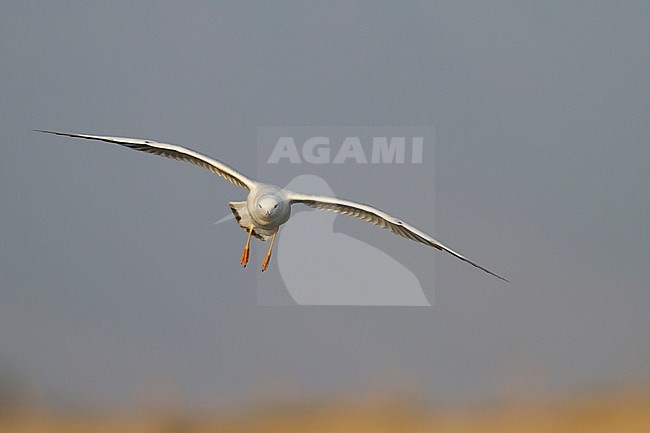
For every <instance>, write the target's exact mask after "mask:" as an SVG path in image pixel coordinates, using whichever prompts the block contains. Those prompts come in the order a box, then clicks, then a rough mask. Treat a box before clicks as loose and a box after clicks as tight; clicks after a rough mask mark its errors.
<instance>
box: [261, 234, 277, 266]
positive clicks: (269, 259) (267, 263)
mask: <svg viewBox="0 0 650 433" xmlns="http://www.w3.org/2000/svg"><path fill="white" fill-rule="evenodd" d="M277 234H278V232H277V231H276V232H275V233H273V236H272V237H271V245H269V249H268V251H267V252H266V255H265V256H264V261H263V262H262V272H264V271H266V269H267V268H268V267H269V262H270V261H271V250H272V249H273V244H274V243H275V235H277Z"/></svg>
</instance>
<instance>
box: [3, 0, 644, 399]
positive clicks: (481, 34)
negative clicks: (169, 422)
mask: <svg viewBox="0 0 650 433" xmlns="http://www.w3.org/2000/svg"><path fill="white" fill-rule="evenodd" d="M133 3H134V4H132V2H128V5H127V2H124V3H120V2H109V3H107V2H26V1H25V2H9V1H0V76H1V77H2V78H1V79H0V130H1V131H2V136H1V137H2V138H0V146H1V149H2V158H1V159H0V183H1V185H2V187H1V189H0V211H1V214H2V218H0V233H1V242H0V270H1V274H0V366H2V367H0V368H4V369H5V370H7V371H8V370H11V371H16V372H19V373H20V374H21V375H22V376H24V377H25V378H26V380H27V381H28V382H29V383H32V384H34V385H35V386H36V387H38V388H39V389H41V390H42V391H43V392H46V393H48V395H50V396H53V397H63V398H68V399H71V400H74V401H80V400H85V401H96V402H100V403H107V402H110V403H115V402H122V401H124V400H125V399H129V398H134V397H137V396H138V395H140V394H145V395H146V394H147V393H148V392H150V388H151V387H155V386H164V387H167V389H174V390H176V392H178V393H179V394H182V395H184V396H185V397H187V398H189V399H192V400H196V401H202V400H210V401H212V400H219V401H224V400H225V401H233V400H239V399H244V398H247V397H248V396H250V395H251V394H256V393H265V392H267V393H272V392H274V391H273V390H276V389H278V388H280V389H282V390H287V389H289V390H291V391H292V392H293V391H296V390H297V392H301V393H327V392H348V391H352V390H356V389H367V388H372V387H373V386H383V385H386V384H388V385H387V386H393V385H395V384H396V383H398V384H399V383H406V384H407V385H408V386H415V387H416V388H418V389H420V390H422V391H423V392H424V393H426V394H427V395H429V396H431V397H433V398H436V399H439V400H459V399H460V400H465V399H473V398H486V397H491V396H495V395H496V396H498V395H500V393H503V392H504V388H507V386H508V384H509V383H512V382H513V381H515V382H516V381H523V382H526V381H537V382H535V383H538V382H540V381H541V385H540V386H542V387H544V388H545V389H550V390H556V391H570V390H574V389H577V388H580V387H583V386H591V385H599V384H607V383H613V382H619V381H628V380H636V379H639V378H640V377H641V378H645V379H646V380H647V379H650V372H648V370H647V367H645V366H647V365H649V364H650V332H648V331H649V330H650V315H648V311H650V291H649V290H648V281H650V262H649V257H648V245H649V243H650V236H649V233H650V231H649V230H648V223H649V221H650V205H649V203H650V200H648V198H649V197H648V191H649V190H650V181H649V177H648V174H647V173H648V172H650V151H649V141H650V126H649V125H650V123H649V122H648V115H649V111H650V110H649V108H650V79H649V75H648V71H649V70H650V5H649V4H648V3H647V2H625V3H597V2H591V3H582V2H573V3H565V2H558V3H555V4H552V5H551V4H548V3H544V5H542V4H540V3H538V2H498V3H492V2H444V3H443V2H436V3H428V2H427V3H417V2H409V3H405V4H397V3H395V4H393V3H389V4H379V3H374V2H367V3H365V2H362V3H352V4H350V3H347V2H346V3H332V2H328V3H272V4H266V3H260V4H259V5H254V4H251V3H241V4H240V3H236V2H228V3H223V4H217V3H216V2H194V3H188V2H183V3H180V2H169V3H164V2H133ZM264 125H334V126H337V125H343V126H344V125H432V126H434V127H435V129H436V142H437V144H436V149H435V157H436V164H435V167H436V174H435V190H436V201H435V205H436V206H435V220H436V225H435V233H434V235H435V236H436V237H438V238H440V239H441V240H444V241H446V242H447V243H449V244H450V245H453V246H454V247H456V248H457V249H458V250H460V251H462V252H464V253H466V254H467V255H468V256H470V257H472V258H475V259H476V260H477V261H479V263H481V264H484V265H486V266H487V267H489V268H493V269H494V270H497V271H499V272H500V273H502V274H503V275H505V276H506V277H509V278H510V279H511V280H512V283H511V284H509V285H506V284H503V283H502V282H500V281H499V280H497V279H495V278H493V277H490V276H489V275H486V274H484V273H482V272H480V271H477V270H476V269H474V268H472V267H470V266H468V265H467V264H465V263H462V262H460V261H457V260H455V259H453V258H451V257H449V256H445V255H442V254H437V255H436V294H435V305H434V307H432V308H397V307H391V308H354V307H259V306H258V305H257V302H256V288H255V287H256V286H255V285H256V281H257V278H258V271H257V269H256V268H255V267H254V268H252V269H248V270H246V271H243V270H242V269H241V268H240V266H239V264H238V258H239V254H240V251H241V247H242V246H243V241H244V238H243V232H242V231H241V230H240V229H239V228H236V227H235V226H234V223H231V224H223V225H219V226H216V227H215V226H214V225H213V222H214V221H216V220H217V219H219V218H221V217H222V216H223V215H224V214H225V213H226V212H228V208H227V202H228V201H231V200H241V199H243V197H244V195H243V193H242V190H240V189H238V188H236V187H234V186H232V185H229V184H228V183H227V182H224V181H222V180H220V179H218V178H217V177H215V176H214V175H211V174H210V173H208V172H205V171H202V170H200V169H198V168H196V167H193V166H190V165H187V164H181V163H178V162H174V161H168V160H164V159H162V158H155V157H152V156H149V155H141V154H137V153H135V152H132V151H128V150H124V149H118V148H116V147H114V146H109V145H106V144H105V143H90V142H81V141H78V140H73V139H63V138H57V137H49V136H44V135H39V134H36V133H33V132H31V130H32V129H35V128H45V129H56V130H63V131H76V132H85V133H96V134H107V135H119V136H133V137H141V138H151V139H159V140H163V141H166V142H172V143H177V144H181V145H186V146H189V147H192V148H195V149H197V150H200V151H203V152H205V153H207V154H209V155H212V156H214V157H217V158H219V159H221V160H223V161H226V162H228V163H230V164H231V165H233V166H235V167H237V168H239V169H240V170H241V171H243V172H245V173H247V172H248V173H255V171H256V167H257V161H256V155H257V149H256V128H257V127H259V126H264ZM320 173H323V171H322V170H321V171H320ZM289 180H290V179H287V182H288V181H289ZM349 181H350V182H354V181H355V179H354V173H353V172H351V173H350V179H349ZM339 190H340V188H338V187H337V189H336V191H337V192H339ZM367 196H368V200H367V201H369V202H374V203H377V204H382V205H384V204H386V205H390V206H392V209H399V208H401V206H403V203H406V201H407V199H408V197H391V196H382V195H380V194H377V192H376V191H375V190H373V189H372V188H371V187H368V190H367ZM430 211H431V210H430V209H418V208H417V207H412V208H411V209H409V214H408V215H403V217H404V218H407V217H411V219H412V220H417V219H418V216H417V215H418V213H425V212H430ZM420 221H424V219H420ZM414 222H417V221H414ZM344 224H347V223H344ZM355 227H356V226H355ZM371 229H372V228H369V230H371ZM396 245H399V246H396V247H395V248H402V247H403V245H407V243H406V242H400V243H396ZM417 251H418V252H421V251H422V249H418V250H417ZM530 375H539V376H542V379H531V378H529V376H530ZM152 384H154V385H152ZM155 384H157V385H155Z"/></svg>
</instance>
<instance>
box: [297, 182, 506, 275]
mask: <svg viewBox="0 0 650 433" xmlns="http://www.w3.org/2000/svg"><path fill="white" fill-rule="evenodd" d="M290 202H291V203H292V204H293V203H301V204H304V205H306V206H309V207H312V208H315V209H321V210H326V211H330V212H336V213H338V214H341V215H349V216H352V217H355V218H359V219H361V220H364V221H367V222H370V223H372V224H374V225H377V226H379V227H382V228H385V229H387V230H389V231H391V232H393V233H395V234H396V235H399V236H401V237H403V238H406V239H411V240H413V241H416V242H420V243H422V244H425V245H428V246H430V247H433V248H436V249H438V250H440V251H446V252H448V253H449V254H451V255H453V256H454V257H456V258H459V259H460V260H462V261H464V262H467V263H469V264H470V265H472V266H474V267H477V268H479V269H480V270H482V271H484V272H487V273H488V274H490V275H493V276H495V277H497V278H499V279H500V280H503V281H506V282H509V281H508V280H507V279H505V278H503V277H502V276H500V275H498V274H496V273H494V272H492V271H490V270H489V269H487V268H484V267H483V266H481V265H479V264H478V263H475V262H473V261H471V260H470V259H468V258H467V257H465V256H463V255H462V254H459V253H457V252H456V251H454V250H452V249H451V248H449V247H447V246H445V245H443V244H442V243H440V242H438V241H437V240H435V239H434V238H433V237H431V236H430V235H428V234H426V233H424V232H423V231H421V230H419V229H417V228H416V227H414V226H412V225H410V224H408V223H405V222H404V221H401V220H400V219H398V218H395V217H394V216H392V215H389V214H387V213H386V212H383V211H381V210H379V209H377V208H374V207H372V206H369V205H366V204H362V203H356V202H353V201H349V200H344V199H339V198H336V197H330V196H319V195H307V194H300V193H294V192H292V193H291V195H290Z"/></svg>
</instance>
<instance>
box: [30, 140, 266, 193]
mask: <svg viewBox="0 0 650 433" xmlns="http://www.w3.org/2000/svg"><path fill="white" fill-rule="evenodd" d="M34 131H36V132H43V133H45V134H53V135H60V136H64V137H73V138H83V139H86V140H97V141H105V142H107V143H114V144H119V145H121V146H124V147H128V148H130V149H133V150H138V151H140V152H146V153H150V154H152V155H158V156H164V157H166V158H171V159H175V160H177V161H184V162H189V163H190V164H194V165H196V166H198V167H201V168H204V169H206V170H209V171H211V172H212V173H214V174H216V175H218V176H221V177H223V178H224V179H226V180H227V181H229V182H230V183H233V184H235V185H237V186H240V187H242V188H246V189H248V190H250V189H252V188H253V187H254V186H255V184H256V182H255V181H253V180H252V179H249V178H248V177H246V176H244V175H243V174H241V173H239V172H238V171H237V170H235V169H234V168H232V167H230V166H229V165H228V164H225V163H223V162H221V161H218V160H216V159H214V158H210V157H209V156H206V155H203V154H202V153H199V152H197V151H195V150H192V149H188V148H186V147H182V146H178V145H175V144H167V143H160V142H157V141H153V140H142V139H138V138H123V137H109V136H100V135H86V134H75V133H67V132H57V131H47V130H42V129H35V130H34Z"/></svg>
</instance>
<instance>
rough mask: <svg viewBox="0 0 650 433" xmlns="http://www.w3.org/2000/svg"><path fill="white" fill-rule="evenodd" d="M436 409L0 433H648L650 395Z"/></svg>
mask: <svg viewBox="0 0 650 433" xmlns="http://www.w3.org/2000/svg"><path fill="white" fill-rule="evenodd" d="M532 401H533V400H530V399H527V400H525V401H524V400H522V401H519V402H514V401H511V402H509V403H500V404H491V405H484V406H474V407H455V406H454V407H449V406H436V405H432V404H427V403H422V402H418V401H415V400H413V399H386V398H383V399H376V398H367V399H366V398H364V399H346V398H340V399H333V400H331V401H321V402H312V403H301V402H298V401H293V402H290V401H288V402H285V403H282V404H279V403H274V404H256V405H251V406H250V407H248V408H240V409H237V410H230V411H226V410H223V409H221V410H213V411H192V412H191V411H183V410H180V409H166V410H162V409H159V410H154V411H152V410H147V411H142V412H139V413H137V414H125V413H121V414H108V413H93V412H80V411H71V412H68V411H60V410H59V411H53V410H45V409H34V408H31V409H28V408H25V407H12V408H9V409H7V408H5V410H3V412H2V413H1V414H0V433H64V432H65V433H100V432H107V433H108V432H111V433H114V432H130V433H189V432H197V433H198V432H232V433H240V432H241V433H243V432H246V433H250V432H264V433H276V432H277V433H279V432H287V433H293V432H296V433H298V432H300V433H321V432H322V433H325V432H327V433H345V432H354V433H385V432H391V433H402V432H420V433H425V432H441V433H481V432H485V433H509V432H512V433H528V432H530V433H547V432H553V433H648V432H650V391H648V390H636V391H631V390H628V391H624V392H623V391H616V392H592V393H590V394H586V395H578V396H574V397H572V398H557V399H543V400H537V401H536V402H534V403H533V402H532Z"/></svg>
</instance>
